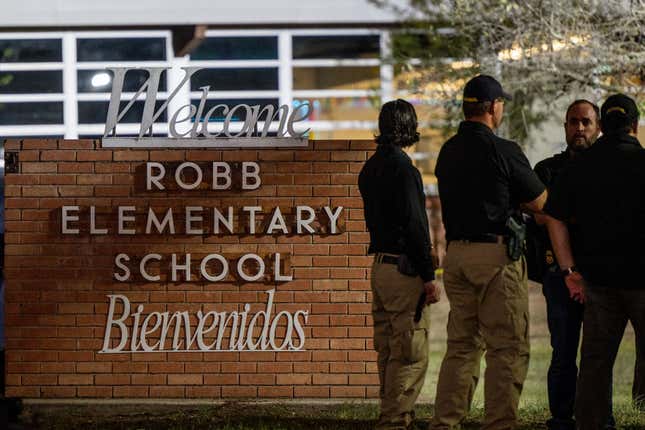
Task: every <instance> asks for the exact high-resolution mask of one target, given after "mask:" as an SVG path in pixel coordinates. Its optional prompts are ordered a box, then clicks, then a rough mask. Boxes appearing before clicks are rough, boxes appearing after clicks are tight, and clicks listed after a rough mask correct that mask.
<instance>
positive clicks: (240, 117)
mask: <svg viewBox="0 0 645 430" xmlns="http://www.w3.org/2000/svg"><path fill="white" fill-rule="evenodd" d="M199 102H200V100H199V99H193V100H191V103H192V104H194V105H195V106H199ZM278 103H279V101H278V99H219V100H207V101H206V104H205V106H204V111H203V115H204V116H205V115H206V114H207V113H208V111H209V110H210V109H211V108H213V107H215V106H217V105H219V104H224V105H226V106H228V108H229V109H231V108H232V107H233V106H237V105H240V104H246V105H249V106H255V105H260V109H263V108H264V106H266V105H271V106H273V109H274V112H275V111H277V109H278ZM225 117H226V116H225V115H222V109H221V108H219V109H217V110H216V111H215V112H214V113H213V115H211V116H210V117H209V122H223V121H224V118H225ZM266 117H267V112H264V113H263V114H262V115H260V117H259V119H260V120H261V121H263V120H264V119H266ZM245 119H246V109H243V108H241V109H237V110H236V111H235V113H234V116H233V121H244V120H245Z"/></svg>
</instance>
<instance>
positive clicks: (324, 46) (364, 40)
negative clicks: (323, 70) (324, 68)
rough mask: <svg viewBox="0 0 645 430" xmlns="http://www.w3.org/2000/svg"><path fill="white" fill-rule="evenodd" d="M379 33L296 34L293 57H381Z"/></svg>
mask: <svg viewBox="0 0 645 430" xmlns="http://www.w3.org/2000/svg"><path fill="white" fill-rule="evenodd" d="M379 57H380V43H379V36H378V35H370V36H368V35H365V36H294V37H293V58H295V59H305V58H379Z"/></svg>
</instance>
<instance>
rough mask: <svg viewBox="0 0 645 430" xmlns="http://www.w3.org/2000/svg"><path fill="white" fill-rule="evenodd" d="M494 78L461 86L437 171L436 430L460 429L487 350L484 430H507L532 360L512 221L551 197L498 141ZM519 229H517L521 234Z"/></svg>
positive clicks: (500, 103)
mask: <svg viewBox="0 0 645 430" xmlns="http://www.w3.org/2000/svg"><path fill="white" fill-rule="evenodd" d="M510 98H511V97H510V96H509V95H508V94H506V93H505V92H504V91H503V90H502V86H501V85H500V83H499V82H497V81H496V80H495V79H494V78H492V77H490V76H486V75H480V76H477V77H475V78H473V79H471V80H470V81H469V82H468V83H467V84H466V87H465V88H464V96H463V111H464V116H465V118H466V120H465V121H464V122H462V123H461V124H460V125H459V131H458V132H457V134H456V135H455V136H453V137H452V138H451V139H450V140H448V141H447V142H446V143H445V144H444V145H443V147H442V148H441V151H440V153H439V158H438V160H437V166H436V169H435V173H436V175H437V178H438V182H439V197H440V199H441V208H442V211H443V220H444V225H445V228H446V239H447V241H448V252H447V255H446V258H445V260H444V285H445V289H446V294H447V296H448V299H449V301H450V316H449V320H448V350H447V351H446V355H445V357H444V359H443V363H442V365H441V371H440V373H439V382H438V385H437V396H436V400H435V416H434V418H433V428H435V429H452V428H456V427H457V426H458V425H459V423H460V422H461V420H462V419H463V418H464V416H465V415H466V414H467V412H468V410H469V408H470V402H471V400H472V395H473V392H474V390H475V386H476V384H477V380H478V378H479V366H480V358H481V354H482V351H483V349H484V347H485V350H486V378H485V379H486V386H485V390H484V396H485V418H484V426H483V428H484V429H487V430H491V429H510V428H513V427H514V426H515V424H516V423H517V408H518V403H519V398H520V393H521V391H522V386H523V383H524V379H525V378H526V372H527V370H528V362H529V340H528V332H529V316H528V312H529V310H528V292H527V273H526V262H525V259H524V256H523V255H521V252H518V251H519V248H518V247H517V246H516V245H518V244H520V243H521V242H522V241H523V239H522V238H521V237H520V236H521V225H518V222H517V220H516V219H513V218H512V217H513V215H516V214H517V213H518V211H519V209H520V205H522V207H523V208H525V209H528V210H530V211H535V212H538V211H540V210H541V209H542V206H543V205H544V202H545V200H546V190H545V187H544V185H543V184H542V182H540V180H539V179H538V177H537V175H536V174H535V172H533V170H532V169H531V166H530V165H529V162H528V160H527V159H526V156H525V155H524V154H523V153H522V150H521V149H520V147H519V146H518V145H517V144H516V143H515V142H511V141H508V140H505V139H502V138H500V137H498V136H496V135H495V133H494V132H493V130H495V129H497V127H498V126H499V125H500V123H501V121H502V116H503V112H504V100H505V99H507V100H508V99H510ZM518 227H519V228H518Z"/></svg>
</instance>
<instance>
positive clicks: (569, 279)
mask: <svg viewBox="0 0 645 430" xmlns="http://www.w3.org/2000/svg"><path fill="white" fill-rule="evenodd" d="M564 283H565V284H566V285H567V288H568V289H569V297H571V298H572V299H573V300H575V301H576V302H579V303H584V302H585V288H586V284H585V280H584V278H583V277H582V275H581V274H580V273H578V272H573V273H571V274H570V275H567V276H566V277H565V278H564Z"/></svg>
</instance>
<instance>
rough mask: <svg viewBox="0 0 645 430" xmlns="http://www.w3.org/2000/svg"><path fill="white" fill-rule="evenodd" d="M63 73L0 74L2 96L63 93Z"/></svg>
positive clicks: (40, 71) (56, 71) (41, 71)
mask: <svg viewBox="0 0 645 430" xmlns="http://www.w3.org/2000/svg"><path fill="white" fill-rule="evenodd" d="M62 92H63V72H62V71H60V70H39V71H29V72H0V94H28V93H62Z"/></svg>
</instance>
